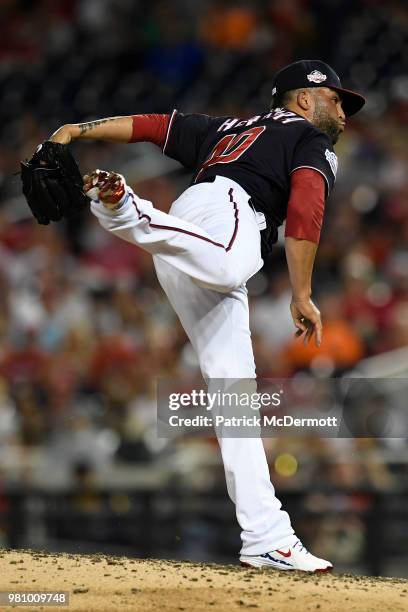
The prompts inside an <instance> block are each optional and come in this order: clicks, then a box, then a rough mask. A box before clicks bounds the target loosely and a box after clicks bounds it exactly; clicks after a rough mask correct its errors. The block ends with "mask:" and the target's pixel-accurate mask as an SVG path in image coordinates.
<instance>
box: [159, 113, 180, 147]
mask: <svg viewBox="0 0 408 612" xmlns="http://www.w3.org/2000/svg"><path fill="white" fill-rule="evenodd" d="M176 113H177V110H176V109H174V111H173V112H172V113H171V117H170V121H169V124H168V126H167V133H166V138H165V140H164V145H163V148H162V151H163V154H164V151H165V149H166V146H167V141H168V139H169V135H170V130H171V126H172V125H173V121H174V117H175V116H176Z"/></svg>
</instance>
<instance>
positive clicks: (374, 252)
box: [0, 0, 408, 508]
mask: <svg viewBox="0 0 408 612" xmlns="http://www.w3.org/2000/svg"><path fill="white" fill-rule="evenodd" d="M407 23H408V9H407V6H406V4H405V3H403V2H397V1H391V2H387V3H384V2H380V1H375V0H358V1H355V0H353V1H351V0H344V1H342V0H332V1H331V2H324V1H320V0H315V1H313V0H310V1H308V0H306V1H301V0H290V1H288V0H284V1H281V0H265V1H261V0H258V1H253V2H246V1H237V2H232V1H229V0H199V1H191V0H177V1H176V2H172V3H168V2H162V1H157V2H150V3H149V4H148V5H147V4H146V3H145V2H141V1H135V0H121V1H120V2H118V1H114V0H61V1H60V2H53V1H52V0H3V1H2V3H1V6H0V83H1V89H0V99H1V104H0V108H1V110H0V114H1V121H0V133H1V142H0V287H1V300H0V508H1V483H2V482H3V484H4V483H9V482H22V483H25V484H29V483H33V482H37V483H44V482H48V483H50V482H55V483H58V482H59V483H61V482H69V481H70V479H71V481H72V482H76V481H77V479H78V477H79V476H80V475H82V474H83V471H82V469H83V468H82V467H81V466H83V465H85V466H88V467H89V466H90V468H89V469H92V470H96V472H97V473H99V474H102V473H103V470H106V469H108V467H109V466H112V464H113V463H114V462H118V461H120V462H122V463H131V464H133V465H135V464H145V463H146V462H147V463H149V462H151V463H152V464H153V463H154V461H155V459H156V458H160V456H162V454H163V453H167V454H169V453H170V454H171V453H173V454H174V455H175V454H176V449H177V452H179V455H178V457H179V459H178V460H176V459H175V458H174V456H173V455H171V456H173V463H174V465H179V466H180V465H181V460H180V457H183V456H184V454H183V453H186V455H185V456H186V457H187V458H188V459H186V461H188V462H189V465H190V467H191V469H193V467H195V468H197V469H198V466H199V465H202V464H203V463H205V462H206V461H207V463H208V465H211V461H213V460H210V459H208V456H209V455H211V456H212V455H213V454H214V452H213V451H214V449H215V448H216V446H215V445H214V444H213V443H212V442H209V443H208V442H199V441H195V443H194V444H196V448H197V451H193V450H192V444H191V442H189V441H184V442H183V441H180V443H179V444H175V445H174V446H175V449H173V451H170V450H169V449H168V448H167V447H166V444H165V443H164V442H160V441H158V440H157V439H155V436H154V423H155V418H156V412H155V380H156V377H158V376H159V377H160V376H164V377H174V378H176V377H182V376H185V377H188V376H190V375H195V374H196V373H197V361H196V358H195V355H194V354H193V351H192V349H191V346H190V345H189V343H188V342H187V340H186V337H185V335H184V332H183V330H182V328H181V326H180V324H179V323H178V321H177V319H176V317H175V315H174V313H173V311H172V309H171V307H170V305H169V304H168V302H167V299H166V298H165V296H164V294H163V292H162V291H161V289H160V287H159V286H158V283H157V280H156V278H155V274H154V270H153V266H152V262H151V258H150V256H148V255H147V254H145V253H143V252H142V251H141V250H139V249H137V248H136V247H134V246H132V245H129V244H127V243H125V242H122V241H120V240H118V239H115V238H114V237H112V236H111V235H109V234H108V233H106V232H104V231H103V230H102V229H101V228H100V227H99V225H98V223H97V222H96V220H95V218H93V217H92V216H91V215H90V214H89V212H84V213H83V214H82V215H81V217H79V218H77V219H75V220H71V221H69V222H66V223H59V224H53V225H51V226H46V227H44V226H39V225H37V224H36V223H35V222H34V221H33V220H32V218H31V217H30V213H29V210H28V208H27V205H26V203H25V200H24V199H23V198H22V195H21V184H20V179H19V177H18V176H15V175H14V173H15V172H17V171H18V169H19V161H20V160H21V159H23V158H25V157H29V156H31V154H32V153H33V151H34V149H35V147H36V146H37V144H39V143H40V142H42V141H43V140H44V139H45V138H47V137H48V136H49V135H50V133H52V132H53V131H54V130H55V129H56V128H57V127H59V126H60V125H62V124H64V123H67V122H79V121H85V120H89V119H94V118H98V117H103V116H112V115H127V114H136V113H142V112H143V113H145V112H169V111H171V110H172V108H174V107H177V108H178V109H179V110H181V111H184V112H192V111H195V112H204V113H209V114H217V115H229V114H237V115H240V116H248V115H250V114H253V113H254V112H256V111H259V110H260V109H262V108H267V107H268V104H269V98H270V80H271V77H272V75H273V73H274V72H275V70H276V69H278V68H279V67H280V66H282V65H284V64H285V63H288V62H290V61H293V60H295V59H300V58H301V57H312V58H320V59H323V60H325V61H327V62H328V63H331V64H332V65H334V67H335V68H336V69H337V70H338V72H339V73H340V74H341V75H342V77H343V84H344V85H345V86H349V87H352V88H356V89H357V90H358V91H362V92H363V93H364V94H366V95H367V98H368V102H367V107H366V110H365V111H364V112H362V113H361V115H359V116H358V118H356V119H353V120H352V121H350V122H349V123H350V125H349V126H348V129H347V130H346V133H345V135H344V136H343V137H342V139H341V141H340V142H339V144H338V146H337V149H336V151H337V154H338V156H339V174H338V180H337V186H336V189H335V191H334V194H333V195H332V196H331V198H330V200H329V202H328V204H327V211H326V217H325V224H324V231H323V235H322V239H321V244H320V248H319V251H318V257H317V262H316V272H315V278H314V294H315V298H316V300H317V303H318V305H319V307H320V309H321V312H322V316H323V321H324V340H323V344H322V347H321V348H320V350H317V349H316V348H315V347H314V345H313V344H310V345H309V346H307V347H306V346H304V345H303V344H302V343H301V342H299V341H298V340H296V339H294V337H293V331H294V330H293V323H292V321H291V318H290V313H289V302H290V286H289V282H288V277H287V273H286V267H285V259H284V249H283V241H282V239H281V240H280V242H279V243H278V244H277V245H276V247H275V250H274V253H273V254H272V257H271V259H270V260H268V261H267V262H265V267H264V269H263V270H262V271H261V272H260V273H258V274H257V275H256V277H254V278H253V279H251V281H250V282H249V283H248V289H249V293H250V296H251V297H250V303H251V326H252V333H253V343H254V349H255V355H256V361H257V372H258V375H259V376H260V377H272V376H278V377H291V376H293V375H295V374H296V373H297V372H300V371H312V372H313V374H314V375H318V376H332V375H339V374H342V373H344V372H348V371H350V370H352V369H353V368H354V367H355V366H356V364H358V363H359V362H360V361H361V360H362V359H364V358H367V357H370V356H373V355H377V354H380V353H384V352H387V351H392V350H394V349H398V348H401V347H405V346H407V345H408V172H407V162H408V159H407V157H408V153H407V148H406V141H407V130H406V120H407V115H408V80H407V76H406V65H407V44H406V43H407ZM73 150H74V153H75V155H76V157H77V159H78V160H79V163H80V166H81V169H82V170H83V171H84V172H85V171H89V170H92V169H94V168H95V167H102V168H107V169H115V170H119V171H122V172H124V173H125V174H126V176H127V177H128V178H129V181H130V182H131V184H132V186H133V187H134V189H135V191H136V192H137V193H138V194H139V195H140V196H142V197H144V198H147V199H150V200H152V201H153V202H154V203H155V205H156V206H158V207H160V208H162V209H163V210H168V207H169V205H170V203H171V202H172V200H174V199H175V198H176V197H177V196H178V195H179V193H180V192H181V191H182V190H183V189H184V188H185V187H186V186H187V185H188V181H189V177H188V176H187V175H185V173H184V172H182V171H181V170H179V169H178V167H177V165H175V164H174V163H173V162H170V163H169V164H168V165H167V163H166V161H165V160H163V158H162V157H161V155H160V152H155V151H154V150H153V146H150V145H128V146H121V147H120V146H117V145H115V146H114V145H108V144H99V143H97V144H95V143H93V144H90V143H81V144H80V145H78V144H76V145H74V147H73ZM194 444H193V446H194ZM282 445H283V447H285V448H286V449H288V448H289V446H290V444H289V442H288V443H286V442H285V444H283V441H279V443H278V442H273V441H269V442H268V455H269V457H270V460H271V470H272V471H273V478H274V479H275V481H276V482H277V484H278V485H279V486H280V487H281V488H283V489H284V488H285V487H287V488H288V489H290V488H292V487H293V486H298V487H305V488H307V486H308V483H310V482H315V481H316V478H317V475H316V474H317V472H316V470H317V471H318V472H319V478H320V479H321V483H323V482H326V484H328V485H330V483H332V484H339V483H340V484H341V483H343V484H344V486H350V487H351V488H353V487H355V486H360V485H361V486H362V485H364V486H368V485H370V486H374V487H377V486H378V487H386V486H391V485H392V483H393V475H392V471H390V470H389V468H387V467H386V466H385V465H384V462H383V461H382V459H381V454H376V453H378V452H379V451H380V450H381V443H380V442H374V441H372V442H367V443H365V444H359V443H357V442H355V441H354V442H353V441H349V442H348V443H347V445H346V446H345V447H340V446H339V447H338V452H337V450H336V448H337V447H336V445H335V443H333V442H330V443H327V442H326V443H323V442H322V443H321V444H317V443H316V441H314V442H311V441H309V442H307V441H305V442H304V443H303V447H302V448H301V449H300V450H299V447H298V446H296V445H295V446H296V448H295V450H294V451H293V453H294V456H295V457H296V458H297V459H296V461H297V464H299V465H298V467H299V469H296V470H295V471H292V472H291V473H284V472H283V473H282V474H280V472H279V469H277V468H276V463H274V461H275V458H276V457H278V456H279V454H280V453H281V451H282V448H281V446H282ZM395 448H396V450H395V454H398V453H399V452H400V448H401V447H400V445H398V444H396V447H395ZM198 449H200V450H198ZM341 449H343V450H341ZM194 452H196V461H194V456H195V455H194ZM350 454H351V455H353V457H354V459H353V461H354V463H353V465H352V466H351V465H350V466H349V467H348V468H347V467H346V463H345V462H346V459H347V457H348V458H349V457H350ZM205 458H207V459H205ZM333 458H335V459H336V461H338V467H337V468H333V467H330V466H332V463H333ZM358 458H360V460H356V459H358ZM324 462H326V463H324ZM323 464H325V465H326V466H327V469H320V468H321V466H322V465H323ZM373 465H374V466H375V465H378V466H379V467H378V470H377V469H376V468H375V467H374V468H373ZM78 466H79V467H78ZM84 469H85V471H86V469H87V468H86V467H85V468H84ZM183 469H186V467H185V465H184V468H183ZM218 469H219V464H218ZM296 474H297V475H296ZM78 475H79V476H78ZM291 478H292V480H291ZM61 479H62V480H61ZM64 479H65V480H64ZM204 481H205V478H204Z"/></svg>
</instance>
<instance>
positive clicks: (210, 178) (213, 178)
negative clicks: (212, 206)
mask: <svg viewBox="0 0 408 612" xmlns="http://www.w3.org/2000/svg"><path fill="white" fill-rule="evenodd" d="M216 178H217V177H216V176H208V177H207V178H203V179H201V181H200V183H213V182H214V181H215V179H216Z"/></svg>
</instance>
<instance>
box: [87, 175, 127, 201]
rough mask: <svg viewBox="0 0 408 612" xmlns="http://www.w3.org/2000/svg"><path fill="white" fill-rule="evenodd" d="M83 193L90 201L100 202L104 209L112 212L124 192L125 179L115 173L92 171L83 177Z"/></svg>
mask: <svg viewBox="0 0 408 612" xmlns="http://www.w3.org/2000/svg"><path fill="white" fill-rule="evenodd" d="M83 181H84V193H85V194H86V195H87V196H88V197H89V198H91V200H100V201H101V202H102V204H103V205H104V206H105V208H108V209H109V210H114V209H115V208H117V207H118V204H119V203H120V200H121V199H122V198H123V196H124V195H125V192H126V181H125V178H124V177H123V176H122V175H121V174H118V173H117V172H107V171H105V170H94V171H93V172H91V173H90V174H86V175H85V176H84V177H83Z"/></svg>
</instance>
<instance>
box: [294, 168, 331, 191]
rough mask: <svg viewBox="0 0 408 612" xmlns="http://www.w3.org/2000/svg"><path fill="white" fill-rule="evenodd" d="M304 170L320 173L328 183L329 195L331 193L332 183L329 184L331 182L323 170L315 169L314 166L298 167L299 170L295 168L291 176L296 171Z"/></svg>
mask: <svg viewBox="0 0 408 612" xmlns="http://www.w3.org/2000/svg"><path fill="white" fill-rule="evenodd" d="M302 168H308V169H309V170H316V172H319V173H320V174H321V175H322V176H323V177H324V180H325V181H326V187H327V195H329V193H330V183H329V180H328V178H327V176H326V175H325V173H324V172H322V170H319V168H315V167H314V166H298V167H297V168H294V169H293V170H292V172H291V174H293V173H294V172H296V170H301V169H302Z"/></svg>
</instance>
